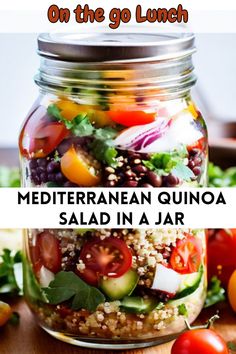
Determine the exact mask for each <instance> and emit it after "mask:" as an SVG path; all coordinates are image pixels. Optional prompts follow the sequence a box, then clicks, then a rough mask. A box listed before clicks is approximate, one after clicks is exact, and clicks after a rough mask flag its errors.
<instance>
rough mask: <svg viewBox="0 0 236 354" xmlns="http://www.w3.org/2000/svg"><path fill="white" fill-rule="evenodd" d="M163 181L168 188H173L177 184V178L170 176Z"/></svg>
mask: <svg viewBox="0 0 236 354" xmlns="http://www.w3.org/2000/svg"><path fill="white" fill-rule="evenodd" d="M165 181H166V183H167V185H168V187H175V186H176V185H177V184H179V178H178V177H176V176H174V175H172V174H169V175H168V176H166V178H165Z"/></svg>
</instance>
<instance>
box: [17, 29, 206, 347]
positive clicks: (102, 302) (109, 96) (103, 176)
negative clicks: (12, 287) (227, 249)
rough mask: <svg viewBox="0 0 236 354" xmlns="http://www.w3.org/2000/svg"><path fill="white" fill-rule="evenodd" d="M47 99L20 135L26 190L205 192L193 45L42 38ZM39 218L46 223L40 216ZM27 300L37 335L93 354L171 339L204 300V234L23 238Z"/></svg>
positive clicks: (159, 37) (110, 37)
mask: <svg viewBox="0 0 236 354" xmlns="http://www.w3.org/2000/svg"><path fill="white" fill-rule="evenodd" d="M38 51H39V55H40V56H41V66H40V70H39V73H38V75H37V76H36V79H35V81H36V83H37V85H38V86H39V88H40V97H39V99H38V100H37V101H36V102H35V104H34V105H33V107H32V109H31V111H30V113H29V115H28V117H27V119H26V120H25V123H24V125H23V128H22V130H21V133H20V139H19V148H20V154H21V166H22V186H23V187H75V188H76V187H80V188H81V187H91V188H95V187H107V188H112V187H127V188H129V187H144V188H156V187H157V188H158V187H180V188H181V187H186V186H189V187H203V186H205V185H206V173H207V133H206V126H205V123H204V120H203V118H202V116H201V113H200V112H199V110H198V109H197V107H196V106H195V104H194V102H193V101H192V98H191V94H190V90H191V87H192V86H193V85H194V83H195V81H196V80H195V76H194V74H193V64H192V54H193V53H194V51H195V47H194V36H193V35H190V34H164V33H162V34H160V33H159V34H157V33H146V34H138V33H125V34H122V33H121V34H118V33H107V34H103V33H97V34H91V33H90V34H87V35H86V34H83V35H79V34H54V35H49V34H42V35H40V36H39V39H38ZM39 217H40V216H39ZM25 234H26V235H25V257H24V292H25V298H26V300H27V303H28V305H29V307H30V309H31V310H32V312H33V313H34V315H35V317H36V319H37V321H38V323H39V324H40V326H41V327H42V328H44V329H45V330H46V331H47V332H49V333H50V334H51V335H53V336H54V337H57V338H59V339H61V340H63V341H67V342H69V343H73V344H77V345H80V346H84V347H90V348H103V349H106V348H107V349H121V348H138V347H144V346H148V345H152V344H158V343H162V342H165V341H167V340H170V339H172V338H173V337H174V336H175V335H176V334H177V333H179V332H180V331H182V330H183V329H184V328H185V319H188V321H189V322H190V323H191V322H193V321H194V320H195V318H196V317H197V316H198V314H199V312H200V311H201V309H202V306H203V303H204V300H205V291H206V264H205V261H206V259H205V250H206V248H205V231H204V230H192V229H180V228H179V229H168V230H164V229H120V228H117V229H64V230H60V229H58V230H56V229H50V230H49V229H34V230H32V229H31V230H26V232H25Z"/></svg>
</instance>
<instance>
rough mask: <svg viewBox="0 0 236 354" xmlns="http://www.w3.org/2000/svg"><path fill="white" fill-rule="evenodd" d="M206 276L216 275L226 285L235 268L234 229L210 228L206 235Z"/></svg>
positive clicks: (235, 232) (235, 240)
mask: <svg viewBox="0 0 236 354" xmlns="http://www.w3.org/2000/svg"><path fill="white" fill-rule="evenodd" d="M207 251H208V276H209V279H211V277H212V276H213V275H217V276H218V278H219V279H220V280H221V282H222V284H223V286H225V287H227V284H228V281H229V278H230V276H231V274H232V273H233V271H234V270H235V269H236V229H227V230H223V229H221V230H212V231H209V236H208V249H207Z"/></svg>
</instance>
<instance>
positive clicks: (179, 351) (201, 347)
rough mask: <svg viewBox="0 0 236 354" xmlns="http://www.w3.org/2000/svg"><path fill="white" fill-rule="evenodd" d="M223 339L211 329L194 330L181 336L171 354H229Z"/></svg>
mask: <svg viewBox="0 0 236 354" xmlns="http://www.w3.org/2000/svg"><path fill="white" fill-rule="evenodd" d="M228 353H229V350H228V348H227V345H226V343H225V341H224V340H223V338H221V337H220V336H219V335H218V334H217V333H216V332H214V331H213V330H211V329H193V330H191V331H187V332H185V333H183V334H181V335H180V336H179V337H178V338H177V340H176V341H175V342H174V345H173V347H172V348H171V354H228Z"/></svg>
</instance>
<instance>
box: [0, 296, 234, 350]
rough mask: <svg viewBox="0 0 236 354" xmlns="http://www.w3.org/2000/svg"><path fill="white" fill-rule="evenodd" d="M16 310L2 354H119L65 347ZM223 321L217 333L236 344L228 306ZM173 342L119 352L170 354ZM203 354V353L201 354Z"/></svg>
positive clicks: (21, 306) (3, 335)
mask: <svg viewBox="0 0 236 354" xmlns="http://www.w3.org/2000/svg"><path fill="white" fill-rule="evenodd" d="M14 310H16V311H18V312H19V313H20V324H19V325H18V326H13V325H10V324H8V325H7V326H5V327H4V328H1V329H0V353H1V354H96V353H98V354H100V353H104V354H112V353H117V352H115V351H111V350H109V351H105V350H101V351H99V350H86V349H81V348H78V347H75V346H72V345H69V344H66V343H62V342H60V341H58V340H56V339H54V338H52V337H51V336H50V335H49V334H47V333H46V332H44V331H43V330H42V329H41V328H39V327H38V326H37V324H36V323H35V321H34V318H33V316H32V315H31V313H30V311H29V310H28V308H27V306H26V305H25V303H24V302H23V301H19V302H18V303H16V304H15V305H14ZM219 310H220V320H219V321H217V323H216V324H215V329H216V330H217V332H218V333H219V334H221V335H222V336H223V338H224V339H225V340H226V341H227V342H228V341H232V342H234V343H235V344H236V315H234V314H233V313H232V311H231V310H230V309H229V308H228V306H227V304H221V305H220V307H219ZM215 312H216V309H214V308H212V309H210V310H208V311H206V310H204V311H203V312H202V314H201V316H200V318H199V321H198V322H200V323H204V322H205V321H206V319H207V318H209V316H211V315H212V314H214V313H215ZM171 346H172V342H170V343H167V344H164V345H160V346H158V347H151V348H146V349H138V350H129V351H119V352H118V353H119V354H170V349H171ZM199 354H200V353H199Z"/></svg>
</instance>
